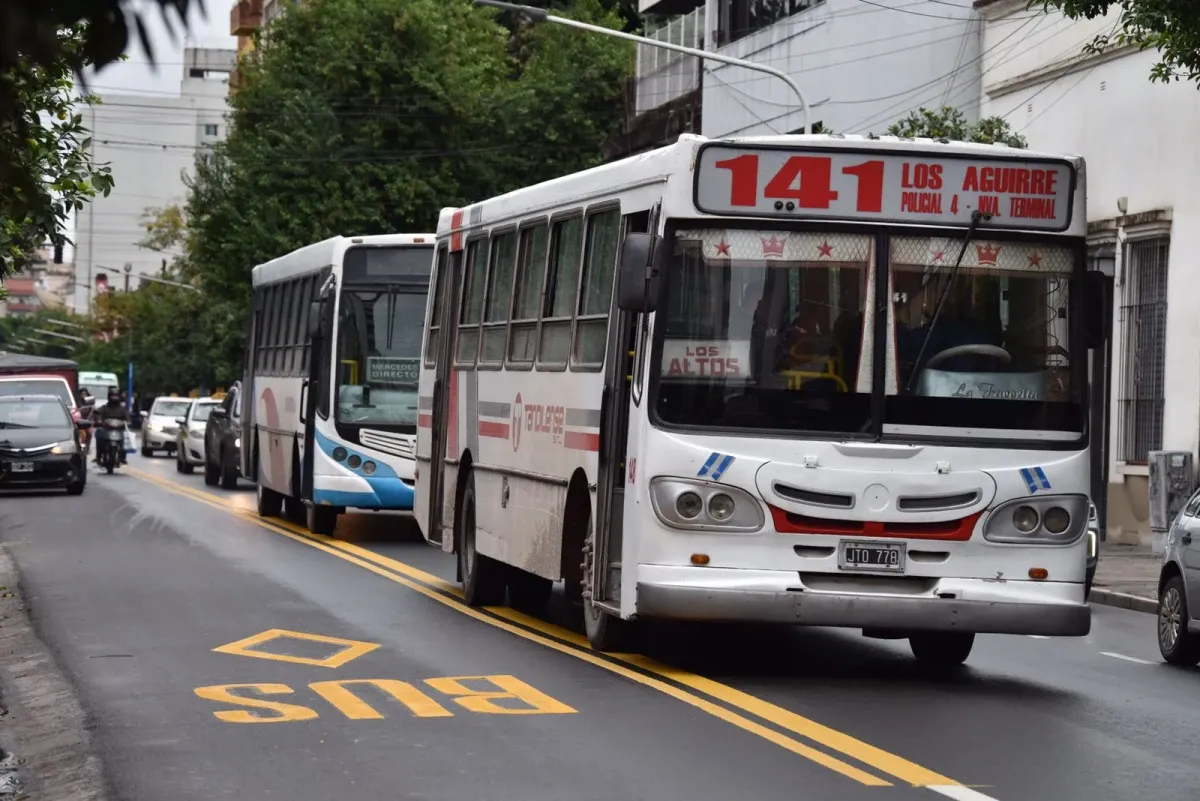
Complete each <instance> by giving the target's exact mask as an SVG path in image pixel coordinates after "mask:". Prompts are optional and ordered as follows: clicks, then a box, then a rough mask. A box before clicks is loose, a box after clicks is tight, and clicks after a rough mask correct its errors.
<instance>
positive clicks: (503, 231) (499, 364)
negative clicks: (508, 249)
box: [475, 223, 521, 370]
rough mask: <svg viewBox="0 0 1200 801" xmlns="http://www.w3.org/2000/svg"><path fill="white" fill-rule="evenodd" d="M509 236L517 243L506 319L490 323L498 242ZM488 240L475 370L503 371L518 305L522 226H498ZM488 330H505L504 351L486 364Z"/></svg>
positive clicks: (493, 229) (512, 224)
mask: <svg viewBox="0 0 1200 801" xmlns="http://www.w3.org/2000/svg"><path fill="white" fill-rule="evenodd" d="M508 234H512V235H513V237H514V238H515V241H514V244H513V271H512V281H511V283H509V285H508V303H507V304H506V305H505V307H504V309H505V313H504V319H503V320H502V321H496V322H491V323H489V322H488V321H487V313H488V301H489V300H491V290H492V286H491V283H492V269H493V268H494V267H495V266H496V261H495V258H496V252H497V248H496V240H497V239H498V238H500V237H502V236H506V235H508ZM487 239H488V258H487V268H486V270H485V273H486V275H485V277H484V283H483V307H482V308H481V309H480V311H479V346H478V348H477V350H476V355H475V369H477V370H503V369H504V367H505V362H507V361H508V339H509V337H510V336H511V330H510V325H509V324H510V323H511V322H512V310H513V306H514V305H515V303H516V299H515V298H514V297H513V287H514V286H516V283H517V264H518V263H519V260H520V257H521V234H520V226H518V225H517V224H515V223H509V224H507V225H500V226H496V227H495V228H492V229H491V230H490V231H488V233H487ZM488 329H491V330H493V331H494V330H496V329H503V331H504V351H503V353H502V354H501V356H500V358H499V359H498V360H496V361H486V362H485V361H484V360H483V340H484V332H485V331H487V330H488Z"/></svg>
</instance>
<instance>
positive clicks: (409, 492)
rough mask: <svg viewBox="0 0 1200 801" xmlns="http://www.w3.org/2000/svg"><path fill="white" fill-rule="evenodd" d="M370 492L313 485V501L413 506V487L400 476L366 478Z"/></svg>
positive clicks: (358, 505) (376, 506) (368, 506)
mask: <svg viewBox="0 0 1200 801" xmlns="http://www.w3.org/2000/svg"><path fill="white" fill-rule="evenodd" d="M366 482H367V484H368V485H369V486H370V487H371V491H370V492H349V491H347V490H327V489H319V488H318V487H313V502H314V503H318V504H329V505H330V506H347V507H352V508H357V509H397V510H400V511H408V510H411V509H412V508H413V488H412V487H411V486H409V485H408V484H406V483H404V481H402V480H401V479H399V478H377V477H375V476H372V477H370V478H367V479H366Z"/></svg>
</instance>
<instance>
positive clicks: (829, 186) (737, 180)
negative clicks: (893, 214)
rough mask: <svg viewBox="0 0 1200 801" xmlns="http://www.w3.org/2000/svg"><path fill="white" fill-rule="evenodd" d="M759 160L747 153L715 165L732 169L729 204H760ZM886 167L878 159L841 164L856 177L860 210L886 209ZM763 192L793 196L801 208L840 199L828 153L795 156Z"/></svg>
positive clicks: (823, 206) (824, 206)
mask: <svg viewBox="0 0 1200 801" xmlns="http://www.w3.org/2000/svg"><path fill="white" fill-rule="evenodd" d="M758 160H759V157H758V155H757V154H755V153H746V154H743V155H741V156H735V157H734V158H731V159H725V160H724V161H718V162H716V163H715V164H714V165H713V166H715V167H717V168H718V169H722V170H729V173H730V177H731V179H732V180H731V189H730V193H729V202H730V205H733V206H742V207H748V208H754V207H755V206H757V205H758V201H759V196H760V195H759V185H758ZM883 170H884V163H883V162H882V161H877V160H876V161H864V162H862V163H861V164H853V165H850V166H846V167H842V170H841V172H842V174H843V175H849V176H852V177H853V178H855V179H857V183H858V194H857V197H856V202H855V207H856V208H857V210H858V211H860V212H863V213H878V212H881V211H883ZM797 181H799V185H797ZM761 196H762V197H765V198H767V199H769V200H782V201H787V200H793V201H795V202H796V205H797V206H798V207H799V208H802V209H828V208H829V205H830V204H831V203H832V202H833V201H835V200H837V199H838V193H837V190H836V189H834V188H833V162H832V160H831V159H829V158H828V157H826V156H792V157H791V158H789V159H788V160H787V161H786V162H784V165H783V167H781V168H780V169H779V171H778V172H777V173H775V175H774V177H772V178H771V180H770V181H768V182H767V185H766V187H764V188H763V189H762V195H761Z"/></svg>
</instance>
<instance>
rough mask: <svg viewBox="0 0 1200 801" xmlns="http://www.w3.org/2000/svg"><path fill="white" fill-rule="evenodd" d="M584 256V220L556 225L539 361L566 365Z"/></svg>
mask: <svg viewBox="0 0 1200 801" xmlns="http://www.w3.org/2000/svg"><path fill="white" fill-rule="evenodd" d="M582 253H583V218H582V217H571V218H570V219H567V220H560V221H559V222H556V223H555V224H554V232H553V236H552V237H551V244H550V266H549V271H548V273H547V279H546V302H545V305H544V306H543V308H542V334H541V341H540V342H539V343H538V361H539V362H545V363H548V364H565V363H566V361H567V354H568V353H569V352H570V350H571V318H572V317H573V316H574V312H575V302H576V293H577V291H578V287H579V261H580V256H581V255H582Z"/></svg>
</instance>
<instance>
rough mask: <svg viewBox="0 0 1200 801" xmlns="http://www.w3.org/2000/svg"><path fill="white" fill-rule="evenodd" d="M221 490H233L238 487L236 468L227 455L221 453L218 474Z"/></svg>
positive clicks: (223, 452)
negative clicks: (219, 471)
mask: <svg viewBox="0 0 1200 801" xmlns="http://www.w3.org/2000/svg"><path fill="white" fill-rule="evenodd" d="M220 483H221V489H226V490H234V489H237V485H238V466H237V464H235V463H234V461H233V460H232V459H230V458H229V454H228V453H226V452H225V451H221V473H220Z"/></svg>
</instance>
